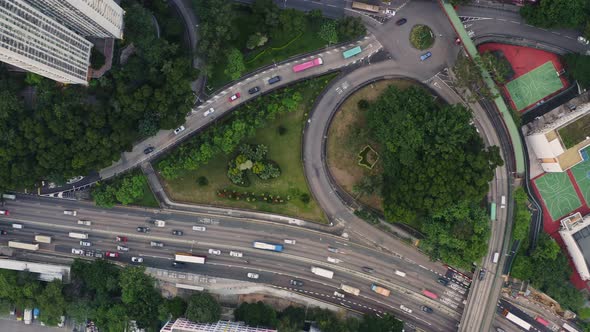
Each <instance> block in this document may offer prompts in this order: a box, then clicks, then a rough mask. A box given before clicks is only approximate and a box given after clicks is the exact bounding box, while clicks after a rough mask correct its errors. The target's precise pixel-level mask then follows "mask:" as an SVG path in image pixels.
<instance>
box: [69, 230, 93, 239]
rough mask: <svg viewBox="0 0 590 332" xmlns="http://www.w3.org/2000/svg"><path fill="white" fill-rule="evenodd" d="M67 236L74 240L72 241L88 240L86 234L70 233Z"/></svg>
mask: <svg viewBox="0 0 590 332" xmlns="http://www.w3.org/2000/svg"><path fill="white" fill-rule="evenodd" d="M68 236H69V237H71V238H74V239H82V240H86V239H88V233H76V232H70V234H68Z"/></svg>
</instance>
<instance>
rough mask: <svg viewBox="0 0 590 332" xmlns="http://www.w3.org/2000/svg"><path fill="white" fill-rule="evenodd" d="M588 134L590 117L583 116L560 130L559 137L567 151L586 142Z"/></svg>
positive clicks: (589, 131)
mask: <svg viewBox="0 0 590 332" xmlns="http://www.w3.org/2000/svg"><path fill="white" fill-rule="evenodd" d="M588 133H590V115H586V116H583V117H581V118H579V119H578V120H576V121H574V122H572V123H570V124H568V125H567V126H565V127H563V128H561V129H559V136H561V140H562V141H563V144H565V147H566V148H567V149H569V148H571V147H573V146H574V145H576V144H578V143H580V142H582V141H583V140H585V139H586V137H588Z"/></svg>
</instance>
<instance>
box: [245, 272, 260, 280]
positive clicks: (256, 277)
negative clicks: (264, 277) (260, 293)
mask: <svg viewBox="0 0 590 332" xmlns="http://www.w3.org/2000/svg"><path fill="white" fill-rule="evenodd" d="M248 278H250V279H258V278H260V275H258V273H252V272H250V273H248Z"/></svg>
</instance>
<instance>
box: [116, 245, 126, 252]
mask: <svg viewBox="0 0 590 332" xmlns="http://www.w3.org/2000/svg"><path fill="white" fill-rule="evenodd" d="M117 250H119V251H129V247H126V246H117Z"/></svg>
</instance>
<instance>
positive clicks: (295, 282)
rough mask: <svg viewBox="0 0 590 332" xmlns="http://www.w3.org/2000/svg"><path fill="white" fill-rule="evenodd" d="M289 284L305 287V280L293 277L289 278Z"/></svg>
mask: <svg viewBox="0 0 590 332" xmlns="http://www.w3.org/2000/svg"><path fill="white" fill-rule="evenodd" d="M289 284H290V285H291V286H295V287H303V281H301V280H296V279H291V280H289Z"/></svg>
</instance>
